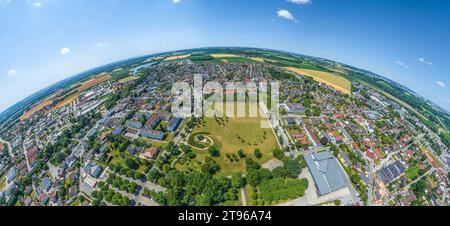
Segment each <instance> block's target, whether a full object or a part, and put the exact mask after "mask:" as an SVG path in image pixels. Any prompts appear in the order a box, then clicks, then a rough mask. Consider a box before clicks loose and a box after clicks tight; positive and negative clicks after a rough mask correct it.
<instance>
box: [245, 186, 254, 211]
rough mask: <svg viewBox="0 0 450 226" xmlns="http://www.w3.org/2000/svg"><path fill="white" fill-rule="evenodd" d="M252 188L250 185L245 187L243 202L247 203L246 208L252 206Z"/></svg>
mask: <svg viewBox="0 0 450 226" xmlns="http://www.w3.org/2000/svg"><path fill="white" fill-rule="evenodd" d="M252 194H253V187H252V186H250V185H248V184H247V185H245V201H246V202H247V206H253V198H252Z"/></svg>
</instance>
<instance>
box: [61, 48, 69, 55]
mask: <svg viewBox="0 0 450 226" xmlns="http://www.w3.org/2000/svg"><path fill="white" fill-rule="evenodd" d="M69 52H70V49H69V48H62V49H61V55H66V54H68V53H69Z"/></svg>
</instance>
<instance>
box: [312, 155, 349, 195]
mask: <svg viewBox="0 0 450 226" xmlns="http://www.w3.org/2000/svg"><path fill="white" fill-rule="evenodd" d="M305 160H306V163H307V165H308V168H309V170H310V171H311V175H312V176H313V179H314V182H315V184H316V187H317V193H318V194H319V195H320V196H322V195H326V194H329V193H332V192H335V191H337V190H339V189H341V188H343V187H345V186H346V185H347V179H346V176H345V173H344V172H343V171H342V169H341V167H340V166H339V165H338V163H337V161H336V159H334V156H333V154H332V153H331V152H320V153H314V154H310V155H306V156H305Z"/></svg>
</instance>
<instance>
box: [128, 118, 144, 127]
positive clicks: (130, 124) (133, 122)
mask: <svg viewBox="0 0 450 226" xmlns="http://www.w3.org/2000/svg"><path fill="white" fill-rule="evenodd" d="M126 125H127V127H129V128H133V129H140V128H142V123H141V122H140V121H136V120H128V121H127V122H126Z"/></svg>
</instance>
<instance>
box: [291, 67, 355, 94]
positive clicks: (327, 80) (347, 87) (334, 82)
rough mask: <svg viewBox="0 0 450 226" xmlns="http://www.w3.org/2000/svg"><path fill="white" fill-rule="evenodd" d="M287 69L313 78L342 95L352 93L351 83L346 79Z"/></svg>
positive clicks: (318, 72)
mask: <svg viewBox="0 0 450 226" xmlns="http://www.w3.org/2000/svg"><path fill="white" fill-rule="evenodd" d="M285 69H286V70H288V71H292V72H294V73H297V74H299V75H303V76H309V77H312V78H313V79H314V80H316V81H317V82H320V83H324V84H326V85H328V86H330V87H332V88H334V89H336V90H337V91H340V92H342V93H345V94H350V93H351V82H350V81H349V80H347V79H346V78H344V77H341V76H337V75H333V74H331V73H328V72H323V71H316V70H308V69H300V68H295V67H285Z"/></svg>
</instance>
